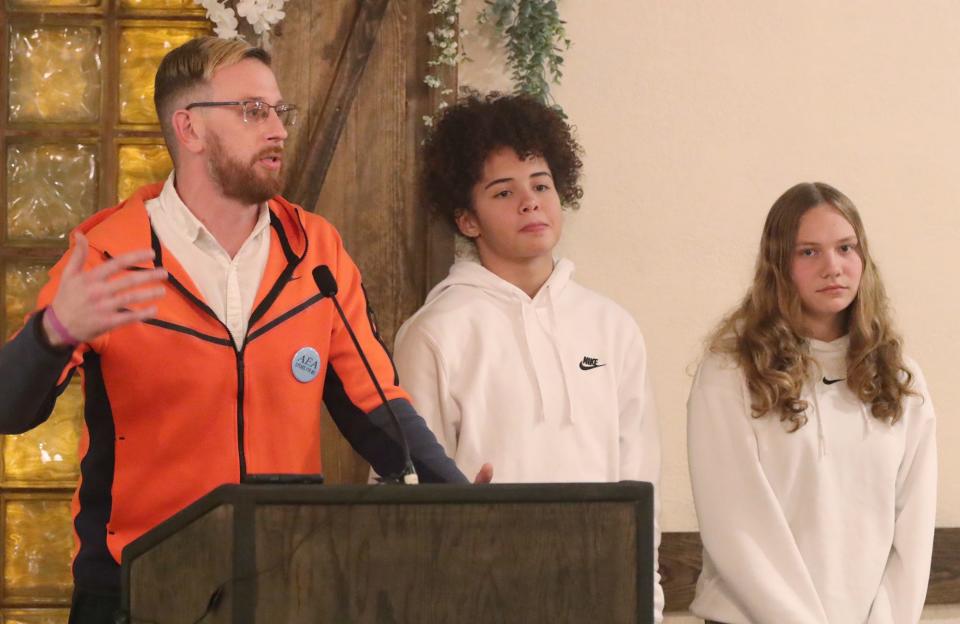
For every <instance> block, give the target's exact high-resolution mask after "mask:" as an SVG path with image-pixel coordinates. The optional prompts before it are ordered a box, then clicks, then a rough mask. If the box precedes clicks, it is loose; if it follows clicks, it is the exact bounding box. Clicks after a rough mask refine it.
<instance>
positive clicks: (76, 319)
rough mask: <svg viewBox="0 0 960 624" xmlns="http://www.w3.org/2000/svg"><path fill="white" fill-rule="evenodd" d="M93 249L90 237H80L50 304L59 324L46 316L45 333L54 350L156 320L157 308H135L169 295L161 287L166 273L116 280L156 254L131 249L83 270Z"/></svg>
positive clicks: (155, 271)
mask: <svg viewBox="0 0 960 624" xmlns="http://www.w3.org/2000/svg"><path fill="white" fill-rule="evenodd" d="M89 249H90V248H89V244H88V243H87V239H86V237H85V236H84V235H83V234H79V233H78V234H77V236H76V245H74V249H73V251H72V252H71V254H70V258H69V259H68V260H67V264H66V266H65V267H64V269H63V274H62V276H61V278H60V287H59V288H58V290H57V293H56V295H54V297H53V302H52V303H51V304H50V309H52V310H53V315H54V316H55V317H56V320H53V321H51V319H50V318H49V316H50V315H49V314H44V318H43V329H44V331H45V332H46V335H47V339H48V340H49V342H50V344H52V345H53V346H55V347H59V346H64V345H67V344H70V343H71V342H72V341H77V342H87V341H89V340H93V339H94V338H96V337H97V336H100V335H102V334H105V333H106V332H108V331H110V330H113V329H116V328H118V327H122V326H124V325H128V324H130V323H135V322H138V321H142V320H144V319H148V318H151V317H153V316H155V315H156V314H157V308H156V306H153V305H151V306H147V307H142V308H131V307H130V306H132V305H134V304H139V303H145V302H148V301H155V300H157V299H159V298H160V297H162V296H163V294H164V292H165V289H164V288H163V286H162V285H160V282H163V281H164V280H166V279H167V272H166V271H165V270H164V269H150V270H144V271H132V272H129V273H127V274H125V275H122V276H120V277H117V274H118V273H120V272H122V271H124V270H125V269H127V268H129V267H131V266H134V265H136V264H138V263H140V262H144V261H147V260H152V259H153V255H154V254H153V250H151V249H142V250H139V251H131V252H129V253H125V254H122V255H119V256H117V257H116V258H112V259H110V260H108V261H106V262H104V263H103V264H101V265H99V266H96V267H94V268H92V269H90V270H88V271H84V270H83V265H84V262H85V261H86V259H87V254H88V253H89ZM63 330H66V332H64V331H63ZM64 333H66V334H67V335H63V334H64Z"/></svg>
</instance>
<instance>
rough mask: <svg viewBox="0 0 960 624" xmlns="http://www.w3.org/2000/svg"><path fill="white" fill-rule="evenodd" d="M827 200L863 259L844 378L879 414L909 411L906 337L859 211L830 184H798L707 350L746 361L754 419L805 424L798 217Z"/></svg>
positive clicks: (777, 209)
mask: <svg viewBox="0 0 960 624" xmlns="http://www.w3.org/2000/svg"><path fill="white" fill-rule="evenodd" d="M824 204H826V205H828V206H831V207H833V208H835V209H836V210H837V211H838V212H839V213H840V214H841V215H843V217H844V218H845V219H846V220H847V221H848V222H849V223H850V225H851V226H852V227H853V230H854V232H855V233H856V236H857V241H858V245H857V247H856V250H857V253H858V254H859V255H860V258H861V260H862V261H863V275H862V276H861V278H860V288H859V290H858V292H857V296H856V297H855V298H854V300H853V302H852V303H851V304H850V306H849V307H848V308H847V310H846V315H847V319H846V321H847V330H848V333H849V336H850V347H849V349H848V351H847V380H846V383H847V386H848V387H849V388H850V389H851V390H852V391H853V392H854V394H856V396H857V397H858V398H859V399H860V400H861V401H863V402H864V403H865V404H868V405H870V406H871V412H872V414H873V416H874V417H876V418H877V419H879V420H883V421H889V422H891V423H895V422H896V421H897V420H899V419H900V417H901V415H902V414H903V400H904V398H905V397H906V396H907V395H910V394H915V393H914V392H913V391H912V390H911V389H910V384H911V381H912V376H911V374H910V372H909V371H908V370H907V369H906V367H905V365H904V361H903V354H902V352H901V340H900V336H899V335H898V334H897V333H896V331H894V329H893V326H892V322H891V319H890V312H889V304H888V300H887V294H886V291H885V290H884V288H883V283H882V282H881V280H880V274H879V272H878V271H877V267H876V265H875V264H874V262H873V259H872V258H871V257H870V251H869V245H868V244H867V237H866V232H865V231H864V228H863V222H862V221H861V219H860V214H859V213H858V212H857V209H856V207H855V206H854V205H853V202H851V201H850V199H849V198H848V197H847V196H846V195H844V194H843V193H841V192H840V191H838V190H837V189H835V188H833V187H832V186H830V185H828V184H824V183H822V182H813V183H802V184H797V185H796V186H793V187H792V188H790V189H788V190H787V192H785V193H784V194H783V195H781V196H780V198H779V199H777V201H776V202H774V204H773V206H772V207H771V208H770V212H769V213H768V214H767V220H766V223H765V224H764V227H763V235H762V237H761V239H760V253H759V255H758V257H757V265H756V272H755V275H754V278H753V285H752V286H751V287H750V289H749V290H748V291H747V294H746V296H745V297H744V298H743V301H742V302H741V303H740V305H739V306H738V307H737V308H736V309H735V310H734V311H733V312H732V313H731V314H729V315H728V316H727V317H726V318H724V319H723V321H722V322H721V323H720V324H719V325H718V327H717V328H716V329H715V330H714V332H713V334H712V335H711V336H710V339H709V349H710V350H711V351H713V352H715V353H725V354H728V355H730V356H732V357H733V359H734V360H735V361H736V362H737V363H738V364H739V365H740V369H741V370H742V371H743V373H744V376H745V377H746V381H747V388H748V389H749V391H750V398H751V405H750V408H751V411H752V415H753V416H754V417H755V418H759V417H761V416H763V415H765V414H767V413H769V412H779V414H780V420H781V421H787V420H789V421H790V422H791V423H792V425H793V426H792V429H791V431H796V430H797V429H799V428H800V427H802V426H803V425H804V424H805V423H806V421H807V418H806V414H805V412H806V409H807V402H806V401H805V400H802V399H801V398H800V392H801V389H802V388H803V384H804V382H805V380H806V379H807V378H808V371H810V370H811V366H812V365H813V359H812V358H811V357H810V355H809V353H808V349H807V343H806V339H805V338H804V337H803V336H802V335H801V334H800V331H801V328H802V326H803V325H802V323H803V320H802V318H803V317H802V309H801V302H800V295H799V293H798V292H797V289H796V286H795V285H794V283H793V279H792V278H791V272H790V265H791V259H792V257H793V254H794V251H795V249H794V248H795V245H796V239H797V231H798V230H799V228H800V219H801V218H802V217H803V215H804V214H806V212H807V211H808V210H810V209H811V208H814V207H816V206H820V205H824Z"/></svg>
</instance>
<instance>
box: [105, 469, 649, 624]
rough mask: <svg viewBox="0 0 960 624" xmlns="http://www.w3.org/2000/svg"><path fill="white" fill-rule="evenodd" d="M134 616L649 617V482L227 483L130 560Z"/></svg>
mask: <svg viewBox="0 0 960 624" xmlns="http://www.w3.org/2000/svg"><path fill="white" fill-rule="evenodd" d="M122 580H123V595H122V605H123V608H124V610H125V611H126V613H127V614H128V621H129V622H131V623H133V622H156V623H160V624H167V623H170V624H180V623H183V624H190V623H193V622H203V623H204V624H215V623H216V624H219V623H227V622H233V623H253V622H256V623H258V624H274V623H280V624H288V623H289V624H292V623H300V622H303V623H306V622H309V623H311V624H314V623H317V622H324V623H326V622H331V623H337V624H340V623H353V622H370V623H390V624H393V623H395V624H406V623H417V624H421V623H423V624H433V623H440V622H451V623H469V622H483V623H497V622H522V623H537V622H543V623H545V624H546V623H550V624H555V623H559V622H573V623H581V622H603V623H604V624H614V623H619V622H630V623H631V624H635V623H644V624H645V623H651V622H652V621H653V616H652V614H653V487H652V486H651V485H650V484H649V483H636V482H624V483H604V484H549V485H535V484H524V485H481V486H476V485H470V486H454V485H418V486H387V485H381V486H323V485H227V486H222V487H220V488H217V489H216V490H214V491H213V492H211V493H210V494H208V495H207V496H205V497H203V498H202V499H200V500H199V501H197V502H196V503H194V504H193V505H191V506H189V507H187V508H186V509H184V510H183V511H181V512H180V513H178V514H176V515H175V516H173V517H172V518H170V519H169V520H167V521H166V522H164V523H163V524H161V525H160V526H158V527H156V528H155V529H153V530H152V531H150V532H149V533H147V534H145V535H143V536H142V537H141V538H140V539H138V540H136V541H135V542H133V543H131V544H130V545H129V546H127V548H125V549H124V551H123V564H122Z"/></svg>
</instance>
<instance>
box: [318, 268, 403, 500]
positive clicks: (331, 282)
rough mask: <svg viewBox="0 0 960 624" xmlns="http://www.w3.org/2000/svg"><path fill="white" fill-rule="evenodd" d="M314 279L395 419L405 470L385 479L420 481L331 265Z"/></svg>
mask: <svg viewBox="0 0 960 624" xmlns="http://www.w3.org/2000/svg"><path fill="white" fill-rule="evenodd" d="M313 281H314V282H316V284H317V288H318V289H319V290H320V294H321V295H323V296H324V297H327V298H329V299H330V300H331V301H333V305H334V306H335V307H336V308H337V313H338V314H339V315H340V320H342V321H343V326H344V327H346V328H347V333H348V334H350V340H352V341H353V346H354V348H355V349H356V350H357V354H358V355H359V356H360V360H361V361H362V362H363V366H364V367H365V368H366V369H367V375H369V376H370V381H372V382H373V386H374V387H375V388H376V389H377V394H378V395H380V400H381V401H383V405H384V406H385V407H386V408H387V412H388V413H389V414H390V418H391V419H392V420H393V426H394V427H396V429H397V434H398V435H399V438H400V446H401V448H402V449H403V461H404V466H403V472H401V473H400V474H399V475H390V476H388V477H387V478H385V479H384V480H385V481H388V482H391V483H406V484H416V483H419V479H417V471H416V470H415V469H414V467H413V461H412V460H411V459H410V446H409V445H408V444H407V436H405V435H404V434H403V428H402V427H401V426H400V419H399V418H397V414H396V412H394V411H393V408H392V407H391V406H390V402H389V401H387V395H385V394H384V393H383V386H381V385H380V382H379V381H378V380H377V376H376V375H374V374H373V368H372V367H371V366H370V361H369V360H368V359H367V355H366V354H365V353H364V352H363V347H361V346H360V341H359V340H357V335H356V334H355V333H354V332H353V327H352V326H351V325H350V321H348V320H347V315H346V314H344V313H343V308H342V307H340V302H339V301H338V300H337V292H339V288H338V287H337V280H336V279H335V278H334V277H333V273H331V272H330V267H328V266H327V265H325V264H321V265H320V266H318V267H316V268H315V269H313Z"/></svg>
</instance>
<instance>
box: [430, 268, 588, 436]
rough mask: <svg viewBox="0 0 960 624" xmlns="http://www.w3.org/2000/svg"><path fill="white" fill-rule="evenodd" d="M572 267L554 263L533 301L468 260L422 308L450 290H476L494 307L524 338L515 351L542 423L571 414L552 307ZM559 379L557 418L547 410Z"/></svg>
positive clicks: (561, 331) (561, 335) (560, 331)
mask: <svg viewBox="0 0 960 624" xmlns="http://www.w3.org/2000/svg"><path fill="white" fill-rule="evenodd" d="M573 270H574V266H573V263H572V262H571V261H569V260H566V259H559V260H556V259H555V260H554V267H553V272H552V273H551V274H550V277H549V278H547V281H546V282H544V284H543V286H541V287H540V290H539V291H537V294H536V295H534V296H533V297H532V298H531V297H530V296H529V295H527V293H525V292H524V291H523V290H521V289H520V288H518V287H517V286H515V285H513V284H511V283H510V282H508V281H506V280H505V279H503V278H501V277H499V276H497V275H496V274H494V273H493V272H491V271H489V270H488V269H486V268H484V267H483V265H481V264H480V263H479V262H477V261H475V260H472V259H462V260H459V261H457V262H455V263H454V265H453V266H452V267H451V268H450V274H449V275H448V276H447V278H446V279H444V280H443V281H442V282H440V283H439V284H437V285H436V286H435V287H434V288H433V289H432V290H431V291H430V293H429V294H428V295H427V300H426V303H425V304H424V308H427V307H429V305H430V304H431V302H433V301H435V300H437V299H438V298H439V297H440V296H441V295H443V293H444V292H446V291H447V290H450V289H452V288H461V287H462V288H475V289H478V290H480V291H482V292H483V293H484V294H485V295H486V296H488V297H490V298H492V299H494V300H496V301H497V303H498V304H499V305H501V306H502V307H503V308H504V310H505V312H506V314H508V315H509V317H510V318H511V320H512V322H513V323H514V324H515V326H516V327H517V328H518V330H519V331H518V334H519V335H521V336H523V341H522V344H520V345H519V347H520V350H521V352H522V355H523V358H524V360H525V361H526V363H527V365H528V366H529V368H530V370H531V371H533V376H534V382H535V384H536V386H537V387H536V390H537V392H538V394H539V398H540V401H539V405H540V414H539V417H540V419H541V420H555V419H569V420H570V421H571V422H573V419H574V414H576V413H577V412H576V409H575V406H574V405H573V399H572V398H571V397H572V396H573V392H572V391H571V379H570V371H569V368H570V366H569V365H568V364H569V363H567V362H565V359H564V354H565V353H566V352H567V351H568V350H567V349H566V348H565V336H566V332H567V331H568V329H569V328H565V327H563V324H562V322H561V321H560V317H559V315H558V314H557V312H556V306H557V304H558V301H559V299H560V296H561V295H562V294H563V292H564V290H565V289H566V287H567V285H568V284H569V283H570V278H571V277H572V275H573ZM557 378H559V379H560V381H561V382H562V386H563V401H562V402H561V405H562V412H563V413H553V412H555V411H556V410H555V409H554V408H551V409H548V406H549V405H551V403H553V404H554V405H555V404H556V400H555V399H553V400H552V397H555V396H557V390H558V389H557V388H555V387H553V384H552V383H551V381H552V380H556V379H557Z"/></svg>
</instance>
